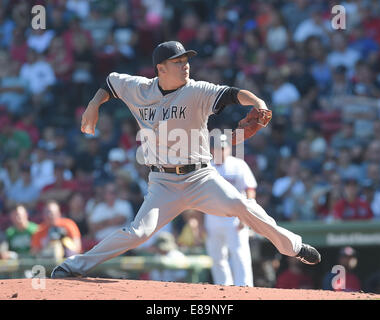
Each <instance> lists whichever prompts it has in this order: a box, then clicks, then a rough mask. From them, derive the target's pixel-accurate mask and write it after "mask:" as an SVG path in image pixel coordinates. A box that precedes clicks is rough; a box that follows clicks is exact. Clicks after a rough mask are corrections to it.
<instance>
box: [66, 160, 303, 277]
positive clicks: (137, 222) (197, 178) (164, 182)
mask: <svg viewBox="0 0 380 320" xmlns="http://www.w3.org/2000/svg"><path fill="white" fill-rule="evenodd" d="M188 209H195V210H199V211H201V212H204V213H208V212H213V213H217V215H220V216H228V217H231V216H237V217H238V218H239V219H240V220H241V221H242V222H243V223H245V224H246V225H248V226H249V227H250V228H251V229H252V230H253V231H255V232H256V233H258V234H260V235H262V236H264V237H266V238H267V239H269V240H270V241H271V242H272V243H273V245H274V246H275V247H276V248H277V249H278V251H279V252H280V253H282V254H284V255H287V256H295V255H297V254H298V252H299V251H300V250H301V245H302V239H301V237H300V236H299V235H296V234H294V233H293V232H291V231H289V230H286V229H284V228H282V227H280V226H278V225H277V224H276V222H275V220H274V219H273V218H272V217H270V216H269V215H268V214H267V213H266V212H265V210H264V209H263V208H262V207H261V206H260V205H259V204H257V202H256V201H255V200H254V199H249V200H247V199H245V198H244V197H243V196H242V195H241V194H240V193H239V192H238V190H237V189H236V188H235V187H234V186H233V185H232V184H230V183H229V182H228V181H227V180H225V179H224V178H223V177H222V176H221V175H219V173H218V172H217V171H216V169H215V168H213V167H212V166H210V165H209V166H208V167H206V168H202V169H199V170H196V171H193V172H190V173H188V174H185V175H176V174H172V173H161V172H150V173H149V187H148V194H147V195H146V196H145V200H144V202H143V204H142V206H141V208H140V210H139V211H138V213H137V215H136V217H135V219H134V220H133V222H132V223H131V224H129V225H128V226H126V227H124V228H120V229H119V230H117V231H115V232H113V233H111V234H110V235H109V236H107V237H106V238H105V239H104V240H102V241H101V242H99V243H98V244H97V245H95V246H94V247H93V248H92V249H91V250H89V251H87V252H86V253H84V254H78V255H74V256H71V257H69V258H67V259H66V260H65V261H64V262H63V263H62V264H61V267H62V268H64V269H65V270H67V271H70V272H72V273H74V274H77V275H85V274H86V273H87V272H88V271H90V270H91V269H92V268H94V267H95V266H97V265H98V264H100V263H102V262H104V261H106V260H109V259H111V258H114V257H116V256H118V255H121V254H123V253H124V252H126V251H128V250H130V249H134V248H136V247H138V246H139V245H140V244H141V243H143V242H145V241H146V240H148V239H149V238H150V237H151V236H152V235H153V234H154V233H155V232H156V231H158V230H159V229H161V228H162V227H163V226H165V225H166V224H167V223H169V222H170V221H171V220H173V219H174V218H175V217H176V216H177V215H179V214H180V213H181V212H183V211H184V210H188Z"/></svg>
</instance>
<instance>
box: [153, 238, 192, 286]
mask: <svg viewBox="0 0 380 320" xmlns="http://www.w3.org/2000/svg"><path fill="white" fill-rule="evenodd" d="M153 253H154V255H157V256H159V257H162V258H166V259H168V261H169V260H170V262H171V263H173V264H175V263H176V262H181V261H183V260H185V259H186V257H185V255H184V254H183V253H182V252H181V251H180V250H178V247H177V244H176V241H175V238H174V236H173V235H172V234H171V233H169V232H160V234H159V235H158V236H157V238H156V241H155V243H154V244H153ZM186 276H187V271H185V270H169V269H164V270H157V269H153V270H152V271H151V272H150V273H149V278H150V280H154V281H176V282H185V280H186Z"/></svg>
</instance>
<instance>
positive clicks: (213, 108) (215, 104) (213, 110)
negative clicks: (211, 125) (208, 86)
mask: <svg viewBox="0 0 380 320" xmlns="http://www.w3.org/2000/svg"><path fill="white" fill-rule="evenodd" d="M227 89H228V87H225V88H224V89H222V90H221V91H220V92H219V93H218V95H217V96H216V99H215V102H214V104H213V106H212V112H214V113H215V107H216V106H217V104H218V102H219V100H220V98H221V97H222V95H223V93H224V91H226V90H227Z"/></svg>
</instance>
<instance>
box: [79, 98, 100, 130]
mask: <svg viewBox="0 0 380 320" xmlns="http://www.w3.org/2000/svg"><path fill="white" fill-rule="evenodd" d="M98 119H99V106H97V105H96V104H92V103H89V104H88V106H87V108H86V111H85V112H84V113H83V115H82V123H81V131H82V132H83V133H88V134H92V135H94V134H95V127H96V124H97V122H98Z"/></svg>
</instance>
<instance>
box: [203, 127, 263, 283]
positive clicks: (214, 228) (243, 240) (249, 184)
mask: <svg viewBox="0 0 380 320" xmlns="http://www.w3.org/2000/svg"><path fill="white" fill-rule="evenodd" d="M220 139H221V155H220V156H221V157H218V156H217V155H216V152H218V151H215V149H214V157H215V163H213V165H214V166H215V168H216V170H217V171H218V172H219V174H220V175H222V176H223V177H224V179H226V180H227V181H228V182H230V183H231V184H232V185H233V186H234V187H235V188H236V189H237V190H238V191H239V192H240V193H242V194H243V195H244V196H245V197H247V198H248V199H254V198H255V196H256V188H257V182H256V179H255V177H254V175H253V174H252V171H251V169H250V168H249V166H248V164H247V163H246V162H245V161H244V160H243V159H239V158H236V157H233V156H232V155H231V147H230V146H229V145H228V143H227V137H226V135H224V134H223V135H221V136H220ZM218 158H220V160H221V161H218ZM210 213H212V212H210ZM205 228H206V231H207V239H206V250H207V253H208V255H209V256H210V257H211V258H212V259H213V266H212V268H211V273H212V277H213V280H214V283H215V284H219V285H236V286H249V287H253V273H252V259H251V250H250V247H249V228H248V227H247V226H245V225H244V224H242V223H241V221H240V220H239V219H238V218H237V217H220V216H216V215H212V214H207V215H205Z"/></svg>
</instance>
